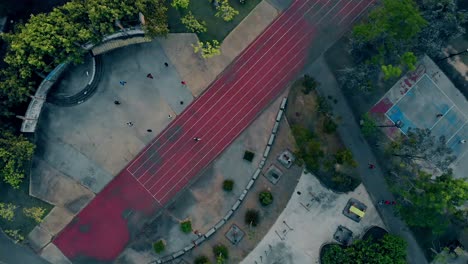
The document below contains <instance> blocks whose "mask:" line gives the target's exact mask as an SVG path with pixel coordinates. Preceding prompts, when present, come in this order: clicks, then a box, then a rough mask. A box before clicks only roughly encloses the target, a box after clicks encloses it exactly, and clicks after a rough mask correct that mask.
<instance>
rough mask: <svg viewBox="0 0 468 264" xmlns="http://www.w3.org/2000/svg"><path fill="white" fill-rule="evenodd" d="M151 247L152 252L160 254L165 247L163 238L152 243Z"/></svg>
mask: <svg viewBox="0 0 468 264" xmlns="http://www.w3.org/2000/svg"><path fill="white" fill-rule="evenodd" d="M153 249H154V252H156V254H160V253H161V252H163V251H164V250H165V249H166V243H165V242H164V240H162V239H160V240H158V241H156V242H154V243H153Z"/></svg>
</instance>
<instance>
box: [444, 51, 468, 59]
mask: <svg viewBox="0 0 468 264" xmlns="http://www.w3.org/2000/svg"><path fill="white" fill-rule="evenodd" d="M463 53H468V49H465V50H464V51H460V52H458V53H454V54H450V55H448V56H447V57H445V58H442V59H440V60H439V61H443V60H445V59H448V58H451V57H454V56H457V55H462V54H463Z"/></svg>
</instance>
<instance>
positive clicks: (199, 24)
mask: <svg viewBox="0 0 468 264" xmlns="http://www.w3.org/2000/svg"><path fill="white" fill-rule="evenodd" d="M181 21H182V24H184V25H185V27H186V28H187V29H188V30H190V31H191V32H194V33H203V32H206V31H207V28H206V22H205V21H198V20H197V18H196V17H195V16H194V15H193V14H192V12H191V11H189V12H188V13H187V14H186V15H185V16H183V17H182V19H181Z"/></svg>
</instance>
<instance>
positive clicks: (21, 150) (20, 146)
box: [0, 131, 35, 188]
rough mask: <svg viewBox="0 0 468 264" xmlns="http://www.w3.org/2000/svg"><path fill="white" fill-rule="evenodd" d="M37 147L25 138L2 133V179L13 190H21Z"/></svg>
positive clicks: (0, 141) (0, 149) (0, 150)
mask: <svg viewBox="0 0 468 264" xmlns="http://www.w3.org/2000/svg"><path fill="white" fill-rule="evenodd" d="M34 148H35V146H34V145H33V144H32V143H31V142H29V141H28V140H27V139H26V138H24V137H23V136H14V135H13V134H11V133H10V132H7V131H0V177H1V178H3V180H4V181H5V182H7V183H8V184H10V185H11V186H12V187H13V188H19V185H20V183H21V182H22V180H23V178H24V173H25V166H26V164H27V163H28V162H29V161H30V160H31V158H32V155H33V153H34Z"/></svg>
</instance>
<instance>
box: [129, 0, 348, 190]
mask: <svg viewBox="0 0 468 264" xmlns="http://www.w3.org/2000/svg"><path fill="white" fill-rule="evenodd" d="M330 1H331V0H328V2H327V3H329V2H330ZM340 2H341V0H340ZM314 6H315V4H314V5H313V6H311V7H309V9H308V10H307V11H306V13H307V12H309V11H310V10H311V9H312V8H313V7H314ZM335 6H336V5H335ZM324 7H325V6H323V7H321V8H320V9H319V11H320V10H321V9H322V8H324ZM319 11H317V14H318V12H319ZM306 13H304V14H303V15H301V17H303V16H304V15H305V14H306ZM314 16H315V15H314ZM299 21H300V20H297V21H296V22H295V23H294V24H293V26H294V25H296V24H297V23H299ZM293 26H291V28H289V29H288V31H287V32H286V33H285V34H283V35H282V36H281V38H280V39H279V40H277V41H276V42H275V43H274V45H273V46H270V48H269V49H268V50H267V51H266V52H265V53H264V54H263V55H262V56H261V57H260V58H259V59H258V60H257V61H256V62H255V63H254V65H252V67H250V68H249V70H247V71H246V73H245V74H243V75H242V76H241V77H239V78H238V79H237V81H236V82H235V83H234V84H233V85H232V86H235V85H236V84H237V83H239V82H240V81H243V79H242V78H243V77H244V76H246V75H247V74H250V73H251V71H250V69H253V68H255V65H257V64H258V63H264V62H263V61H261V59H263V58H264V57H265V56H268V55H269V51H271V50H272V49H273V48H274V47H275V45H276V44H277V43H278V42H279V41H280V40H282V39H283V38H284V37H285V36H286V34H287V33H288V32H290V31H291V29H292V28H293ZM304 26H305V24H304ZM301 29H302V27H301ZM297 34H301V33H300V31H299V30H298V31H296V32H295V33H294V36H296V35H297ZM287 41H288V43H289V42H290V39H288V40H287ZM281 48H284V46H282V47H281ZM252 57H253V56H251V58H252ZM272 58H273V57H271V58H270V59H272ZM268 61H270V60H268ZM261 67H262V68H263V67H266V65H262V66H261ZM255 77H257V76H256V73H254V74H253V75H252V76H251V77H250V79H249V80H248V81H247V83H244V84H243V85H242V87H241V88H240V89H236V90H235V94H234V95H232V96H231V98H235V96H237V95H238V94H240V93H242V92H244V91H243V88H244V87H246V86H247V84H248V83H249V82H250V81H251V80H252V79H254V78H255ZM247 94H248V93H245V94H244V96H243V97H242V99H243V98H244V97H246V96H247ZM238 100H240V99H238ZM218 101H221V100H218ZM230 101H231V100H228V102H230ZM216 106H217V105H216V104H212V105H211V107H210V108H209V109H208V110H206V111H205V112H204V113H203V115H202V116H201V117H198V120H197V121H196V122H195V123H194V124H193V125H192V126H191V127H190V128H188V129H187V130H186V131H187V132H185V133H183V134H182V135H180V137H183V136H184V135H186V134H187V133H188V131H190V130H191V129H192V128H194V127H196V125H197V124H198V123H199V122H201V121H202V119H203V117H205V116H206V115H208V114H209V111H210V110H211V109H214V108H215V107H216ZM226 107H229V106H226ZM220 110H222V109H221V108H220V109H218V111H220ZM211 114H212V113H211ZM213 117H214V116H213V115H212V116H211V117H210V118H209V119H208V121H210V120H211V119H213ZM204 121H205V122H208V121H207V120H204ZM171 137H172V136H171ZM167 142H169V141H168V140H167V141H165V142H164V143H163V144H162V145H161V146H160V147H162V146H164V145H165V144H166V143H167ZM172 143H174V142H172ZM174 146H175V144H173V145H172V146H170V148H169V149H167V150H166V151H164V153H160V155H161V156H164V154H165V153H167V152H169V151H170V150H171V149H172V148H173V147H174ZM153 155H154V154H153ZM153 155H151V156H150V157H149V158H148V159H147V160H146V161H145V162H144V163H143V164H145V163H146V162H148V161H151V158H152V157H153ZM143 164H142V165H141V166H140V168H141V167H142V166H143ZM154 165H155V164H152V165H151V166H150V167H149V168H148V169H146V171H144V172H143V173H142V174H141V176H138V178H140V177H144V175H145V174H146V173H147V172H148V171H149V170H151V169H152V167H153V166H154ZM140 168H139V169H140ZM139 169H138V170H139ZM138 170H137V171H138ZM137 171H135V172H137ZM147 181H148V180H146V181H145V184H146V182H147Z"/></svg>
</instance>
